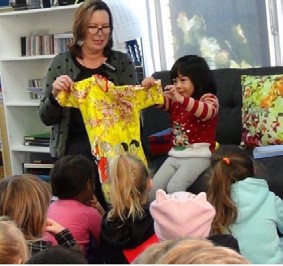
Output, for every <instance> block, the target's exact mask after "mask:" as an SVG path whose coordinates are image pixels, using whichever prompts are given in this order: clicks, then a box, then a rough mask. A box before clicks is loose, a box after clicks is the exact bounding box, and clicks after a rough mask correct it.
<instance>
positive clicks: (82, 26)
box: [69, 0, 113, 58]
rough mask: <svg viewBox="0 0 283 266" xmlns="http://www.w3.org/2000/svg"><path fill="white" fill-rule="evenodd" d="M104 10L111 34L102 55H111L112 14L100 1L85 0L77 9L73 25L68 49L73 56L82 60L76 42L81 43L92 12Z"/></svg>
mask: <svg viewBox="0 0 283 266" xmlns="http://www.w3.org/2000/svg"><path fill="white" fill-rule="evenodd" d="M97 10H105V11H106V12H107V13H108V15H109V25H110V28H111V33H110V35H109V40H108V43H107V45H106V47H105V48H104V51H103V55H104V56H105V57H109V56H110V54H111V49H112V46H113V39H112V32H113V18H112V13H111V11H110V8H109V7H108V5H107V4H106V3H105V2H103V1H101V0H85V1H84V2H83V3H82V4H81V5H80V7H79V8H78V10H77V12H76V14H75V18H74V23H73V35H74V38H73V42H72V44H71V45H70V47H69V49H70V52H71V54H72V55H73V56H75V57H79V58H82V49H81V47H80V46H79V45H78V41H82V40H84V38H85V35H86V34H87V27H88V22H89V20H90V17H91V15H92V13H93V12H94V11H97Z"/></svg>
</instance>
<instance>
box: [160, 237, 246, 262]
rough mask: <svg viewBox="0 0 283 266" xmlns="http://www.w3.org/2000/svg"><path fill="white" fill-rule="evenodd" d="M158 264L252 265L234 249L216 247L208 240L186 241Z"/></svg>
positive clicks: (171, 249)
mask: <svg viewBox="0 0 283 266" xmlns="http://www.w3.org/2000/svg"><path fill="white" fill-rule="evenodd" d="M156 263H157V264H250V262H249V261H248V260H247V259H245V258H244V257H243V256H241V255H240V254H239V253H238V252H236V251H234V250H233V249H230V248H227V247H223V246H215V245H214V244H213V243H212V242H210V241H209V240H207V239H184V240H180V242H179V243H176V245H174V246H173V247H171V248H170V249H169V250H168V251H167V252H166V253H165V254H164V255H163V256H162V257H160V259H159V260H157V262H156Z"/></svg>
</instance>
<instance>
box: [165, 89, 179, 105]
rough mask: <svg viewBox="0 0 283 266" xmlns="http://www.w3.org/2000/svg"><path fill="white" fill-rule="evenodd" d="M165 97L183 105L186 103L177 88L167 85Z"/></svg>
mask: <svg viewBox="0 0 283 266" xmlns="http://www.w3.org/2000/svg"><path fill="white" fill-rule="evenodd" d="M163 94H164V97H167V98H169V99H171V100H172V101H175V102H178V103H181V104H182V103H183V102H184V96H183V95H182V94H180V93H179V92H178V90H177V88H176V87H175V86H174V85H167V86H166V87H165V88H164V93H163Z"/></svg>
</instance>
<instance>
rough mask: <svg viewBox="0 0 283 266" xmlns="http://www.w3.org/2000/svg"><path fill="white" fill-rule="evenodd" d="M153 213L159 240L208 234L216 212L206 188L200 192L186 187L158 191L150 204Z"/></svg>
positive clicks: (205, 235) (202, 236)
mask: <svg viewBox="0 0 283 266" xmlns="http://www.w3.org/2000/svg"><path fill="white" fill-rule="evenodd" d="M150 213H151V215H152V217H153V219H154V230H155V234H156V235H157V237H158V238H159V240H168V239H175V238H178V237H199V238H205V237H207V236H208V235H209V232H210V229H211V223H212V221H213V218H214V216H215V210H214V208H213V206H212V205H211V204H210V203H209V202H208V201H207V199H206V193H205V192H201V193H200V194H198V195H195V194H192V193H190V192H185V191H180V192H174V193H172V194H166V193H165V192H164V191H163V190H161V189H159V190H157V191H156V199H155V200H154V201H153V202H152V203H151V204H150Z"/></svg>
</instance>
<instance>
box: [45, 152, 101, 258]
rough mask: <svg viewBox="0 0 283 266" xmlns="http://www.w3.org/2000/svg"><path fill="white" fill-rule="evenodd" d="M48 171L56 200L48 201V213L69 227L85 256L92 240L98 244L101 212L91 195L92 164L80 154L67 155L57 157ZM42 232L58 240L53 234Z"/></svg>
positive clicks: (92, 180)
mask: <svg viewBox="0 0 283 266" xmlns="http://www.w3.org/2000/svg"><path fill="white" fill-rule="evenodd" d="M50 175H51V188H52V193H53V195H54V196H57V197H58V200H56V201H54V202H53V203H51V205H50V206H49V208H48V214H47V215H48V217H49V218H52V219H53V220H55V221H57V222H58V223H60V224H62V225H63V226H64V227H66V228H68V229H69V230H70V231H71V233H72V235H73V236H74V238H75V239H76V241H77V243H78V244H79V245H80V246H81V247H82V249H83V252H84V254H85V255H86V256H88V254H87V252H88V249H89V248H90V246H91V244H92V243H93V242H92V241H94V242H95V244H96V246H97V245H98V242H99V241H98V238H99V233H100V228H101V215H102V214H104V210H103V208H102V207H101V205H100V204H99V202H98V201H97V199H96V197H95V196H94V180H95V168H94V164H93V163H92V162H91V161H90V160H89V159H88V158H86V157H84V156H83V155H67V156H65V157H62V158H60V159H59V160H58V161H56V163H55V165H54V167H53V169H52V171H51V174H50ZM44 236H45V238H46V239H47V240H49V241H52V243H53V244H57V242H56V240H55V239H54V237H53V236H52V235H50V234H45V235H44ZM92 252H94V250H92Z"/></svg>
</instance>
